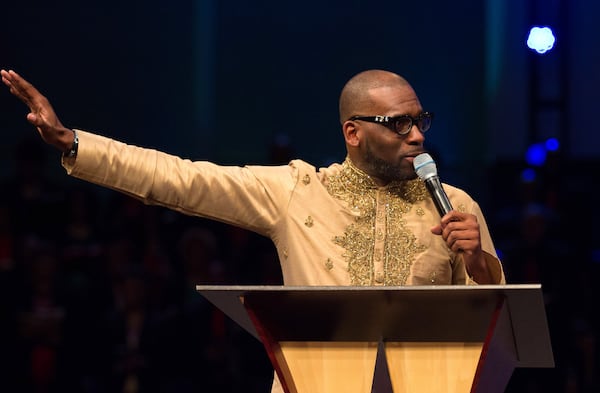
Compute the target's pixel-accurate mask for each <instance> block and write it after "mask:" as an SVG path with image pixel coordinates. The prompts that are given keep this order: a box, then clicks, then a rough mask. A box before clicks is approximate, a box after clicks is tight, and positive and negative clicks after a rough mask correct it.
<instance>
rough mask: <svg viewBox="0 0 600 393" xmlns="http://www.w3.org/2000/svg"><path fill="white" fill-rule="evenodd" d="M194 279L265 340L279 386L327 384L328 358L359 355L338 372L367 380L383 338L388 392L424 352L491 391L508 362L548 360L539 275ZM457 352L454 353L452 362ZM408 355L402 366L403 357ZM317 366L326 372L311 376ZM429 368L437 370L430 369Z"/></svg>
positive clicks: (546, 363)
mask: <svg viewBox="0 0 600 393" xmlns="http://www.w3.org/2000/svg"><path fill="white" fill-rule="evenodd" d="M196 289H197V291H198V292H199V293H200V294H202V295H203V296H204V297H205V298H206V299H208V300H209V301H210V302H211V303H213V304H214V305H215V306H216V307H217V308H219V309H220V310H221V311H222V312H224V313H225V314H226V315H227V316H229V317H230V318H231V319H233V320H234V321H235V322H237V323H238V324H239V325H240V326H241V327H243V328H244V329H245V330H247V331H248V332H249V333H250V334H252V335H253V336H254V337H256V338H257V339H259V340H261V341H262V342H263V344H264V345H265V348H266V350H267V353H268V355H269V357H270V359H271V362H272V363H273V366H274V368H275V370H276V371H277V374H278V376H279V378H280V380H282V384H283V385H284V390H286V391H287V392H298V393H304V391H307V390H309V389H310V390H313V392H316V391H329V390H331V389H330V388H325V387H322V388H320V389H321V390H319V389H317V388H315V386H312V387H302V383H300V382H298V379H305V380H308V379H310V380H315V379H319V378H321V379H323V380H325V379H327V382H323V386H330V385H326V384H331V383H335V382H331V381H329V379H331V377H330V376H331V372H330V371H331V367H335V366H336V365H338V364H339V362H340V361H342V360H343V361H346V360H347V359H355V360H356V359H358V360H357V362H358V363H357V364H351V365H350V366H348V367H356V370H354V371H351V370H350V371H349V372H348V373H347V375H346V376H341V377H340V376H338V378H337V379H338V380H343V379H346V378H349V377H356V374H357V373H359V371H360V372H362V373H363V374H365V375H363V376H359V377H360V378H362V379H361V380H360V381H361V383H362V384H363V385H365V384H370V383H371V382H372V381H373V369H374V367H375V354H376V353H377V350H378V344H381V343H383V345H384V347H385V356H386V358H387V366H388V368H389V377H390V378H391V382H392V383H391V384H392V386H393V391H394V392H403V391H410V389H409V388H403V387H402V385H403V384H404V385H406V384H407V383H405V382H404V381H405V380H406V379H407V378H409V377H410V376H412V375H418V374H419V372H421V371H420V370H419V367H421V366H414V365H413V364H421V363H422V364H424V365H427V366H426V367H430V365H431V362H425V363H423V361H422V359H423V357H427V356H433V355H432V354H435V356H441V357H440V359H443V362H442V363H440V362H436V363H434V364H435V365H439V364H443V366H442V367H443V368H444V370H446V369H448V370H450V368H449V366H448V364H450V365H451V366H453V367H456V369H457V370H463V369H464V368H465V365H467V368H468V367H472V368H473V371H472V372H471V373H470V374H468V375H467V376H466V377H465V378H466V379H468V380H469V381H468V384H469V386H471V385H472V386H476V385H479V386H491V385H495V386H496V387H498V386H499V387H500V390H497V391H503V386H505V384H506V383H507V382H508V379H509V378H510V375H511V374H512V370H513V369H514V368H515V367H554V360H553V355H552V349H551V345H550V336H549V333H548V328H547V323H546V315H545V309H544V303H543V297H542V293H541V286H540V285H537V284H535V285H489V286H488V285H481V286H456V285H449V286H404V287H343V286H331V287H317V286H307V287H293V286H197V287H196ZM379 347H381V345H379ZM440 349H445V352H444V354H442V355H439V354H438V352H439V351H440ZM457 350H458V351H459V352H457ZM327 356H330V357H331V359H329V360H327ZM456 358H460V359H461V360H460V362H459V363H456V361H455V360H456ZM315 359H316V360H315ZM332 359H333V360H332ZM407 359H410V362H411V363H410V366H406V364H407ZM414 359H417V360H414ZM448 359H451V360H450V361H448ZM464 359H467V360H464ZM312 361H315V362H318V364H319V366H317V367H316V370H317V371H315V370H313V369H310V370H309V371H307V370H306V369H305V368H306V367H307V366H306V364H308V363H310V362H312ZM418 362H421V363H418ZM465 362H466V363H465ZM315 364H317V363H315ZM436 367H437V366H436ZM321 368H322V370H321ZM363 369H366V371H364V372H363V371H362V370H363ZM296 370H300V371H296ZM318 371H320V372H321V373H322V374H323V375H328V377H327V378H325V377H315V373H316V372H318ZM431 371H432V370H428V372H429V374H431V378H435V374H436V373H437V372H431ZM423 372H424V371H423ZM448 373H450V374H451V373H452V372H451V371H448ZM415 378H416V377H415ZM420 378H421V379H424V377H420ZM463 379H464V378H463ZM495 379H498V380H495ZM363 380H364V381H365V382H364V383H363V382H362V381H363ZM482 381H483V382H482ZM485 381H488V382H485ZM444 383H446V384H447V382H444ZM452 383H453V384H454V382H452ZM461 383H462V382H461ZM374 384H375V382H374ZM413 385H414V383H412V382H411V384H410V386H413ZM407 386H408V385H407ZM444 386H446V385H444ZM462 389H463V388H457V389H456V391H457V392H458V391H463V390H462ZM464 389H466V388H464ZM340 391H341V390H340ZM355 391H357V392H362V391H368V392H370V391H371V390H370V387H369V388H368V389H367V388H364V389H362V388H361V390H355ZM448 391H454V390H448ZM467 391H469V390H467ZM470 391H472V392H474V391H486V392H487V391H490V390H489V389H488V388H480V389H476V388H473V389H471V390H470Z"/></svg>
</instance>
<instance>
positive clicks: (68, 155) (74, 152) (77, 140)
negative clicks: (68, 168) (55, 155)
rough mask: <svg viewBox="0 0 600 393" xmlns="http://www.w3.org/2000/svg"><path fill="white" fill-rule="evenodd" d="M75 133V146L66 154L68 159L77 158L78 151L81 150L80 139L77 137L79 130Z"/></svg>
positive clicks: (74, 131)
mask: <svg viewBox="0 0 600 393" xmlns="http://www.w3.org/2000/svg"><path fill="white" fill-rule="evenodd" d="M72 131H73V144H72V145H71V148H70V149H69V150H68V151H67V152H65V156H66V157H75V156H76V155H77V149H78V148H79V137H78V136H77V130H72Z"/></svg>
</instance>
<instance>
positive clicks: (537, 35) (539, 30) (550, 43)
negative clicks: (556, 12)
mask: <svg viewBox="0 0 600 393" xmlns="http://www.w3.org/2000/svg"><path fill="white" fill-rule="evenodd" d="M555 41H556V39H555V38H554V34H552V29H550V28H549V27H538V26H536V27H532V28H531V30H529V37H527V46H528V47H529V48H530V49H533V50H534V51H536V52H537V53H540V54H544V53H546V52H548V51H549V50H550V49H552V48H553V47H554V42H555Z"/></svg>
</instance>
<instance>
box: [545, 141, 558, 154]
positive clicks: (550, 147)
mask: <svg viewBox="0 0 600 393" xmlns="http://www.w3.org/2000/svg"><path fill="white" fill-rule="evenodd" d="M545 145H546V150H547V151H558V149H559V148H560V143H559V142H558V139H556V138H549V139H547V140H546V143H545Z"/></svg>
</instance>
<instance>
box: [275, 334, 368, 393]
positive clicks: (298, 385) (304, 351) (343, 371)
mask: <svg viewBox="0 0 600 393" xmlns="http://www.w3.org/2000/svg"><path fill="white" fill-rule="evenodd" d="M279 345H280V347H281V355H282V356H281V357H280V358H279V359H278V362H279V364H280V365H281V364H282V363H283V362H285V366H284V367H282V369H285V370H288V373H289V374H287V375H283V379H284V380H285V381H287V382H288V383H287V387H288V389H289V391H290V393H303V392H310V393H330V392H344V393H371V387H372V386H373V374H374V371H375V359H376V356H377V343H376V342H374V343H373V342H371V343H369V342H341V341H338V342H331V341H329V342H302V341H289V342H280V343H279ZM280 380H281V379H280Z"/></svg>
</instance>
